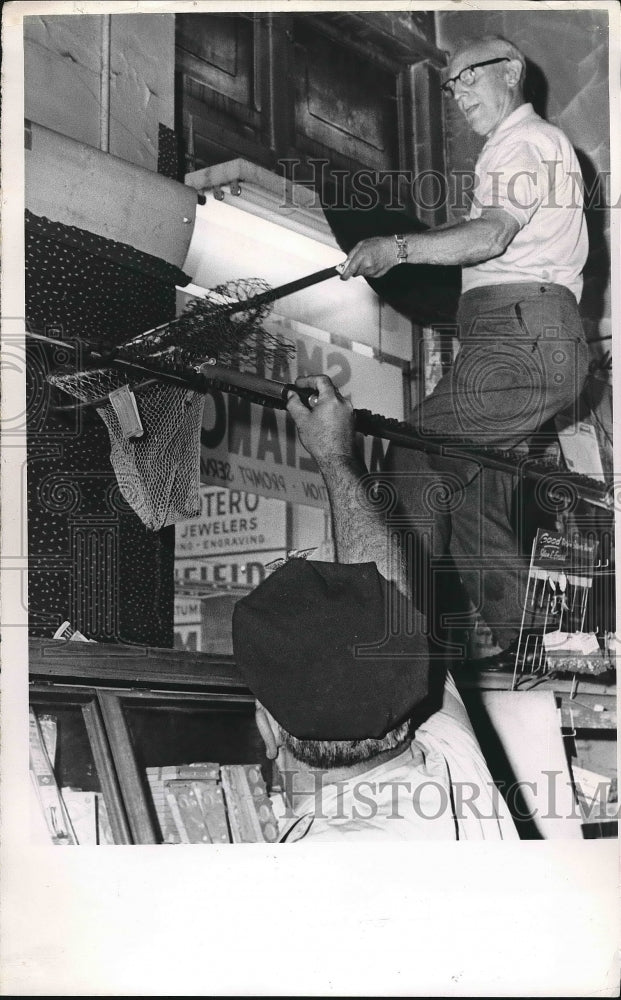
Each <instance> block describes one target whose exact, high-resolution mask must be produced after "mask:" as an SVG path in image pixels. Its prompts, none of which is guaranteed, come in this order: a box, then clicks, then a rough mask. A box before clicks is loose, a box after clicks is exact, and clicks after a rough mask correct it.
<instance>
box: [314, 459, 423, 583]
mask: <svg viewBox="0 0 621 1000" xmlns="http://www.w3.org/2000/svg"><path fill="white" fill-rule="evenodd" d="M319 468H320V470H321V474H322V476H323V479H324V482H325V484H326V488H327V490H328V495H329V497H330V509H331V513H332V526H333V532H334V543H335V546H336V559H337V562H340V563H363V562H374V563H375V564H376V566H377V568H378V570H379V572H380V573H381V574H382V576H383V577H385V578H386V579H387V580H392V581H393V582H394V583H395V585H396V586H397V587H398V588H399V590H400V591H401V592H402V593H404V594H407V595H408V596H410V592H409V586H408V574H407V572H406V567H405V560H404V558H403V553H402V552H401V549H400V547H399V545H398V541H397V539H396V538H395V537H393V535H392V533H391V532H390V530H389V528H388V525H387V523H386V518H385V515H384V514H383V513H382V512H380V511H378V510H377V509H376V505H374V504H373V502H372V500H370V499H369V496H368V489H369V486H370V481H369V480H367V479H366V478H365V477H366V476H367V470H366V468H365V465H364V463H363V462H362V460H361V459H360V458H358V457H351V458H350V457H348V456H344V455H337V456H333V457H331V458H324V459H322V461H321V463H320V466H319Z"/></svg>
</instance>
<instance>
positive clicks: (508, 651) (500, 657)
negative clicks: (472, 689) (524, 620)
mask: <svg viewBox="0 0 621 1000" xmlns="http://www.w3.org/2000/svg"><path fill="white" fill-rule="evenodd" d="M519 649H520V639H519V636H518V637H517V638H516V639H514V640H513V642H510V643H509V645H508V646H507V647H506V648H505V649H501V650H500V652H499V653H494V655H493V656H483V657H481V658H480V659H478V660H466V662H465V663H464V666H465V667H468V668H469V669H471V670H472V669H474V670H485V671H490V672H500V671H505V672H509V673H513V671H514V670H515V664H516V660H517V656H518V653H519ZM532 662H533V656H532V655H530V654H529V655H528V656H527V657H526V664H528V663H532Z"/></svg>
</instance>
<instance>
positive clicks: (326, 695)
mask: <svg viewBox="0 0 621 1000" xmlns="http://www.w3.org/2000/svg"><path fill="white" fill-rule="evenodd" d="M365 646H366V647H375V648H371V649H369V648H366V649H365V648H360V647H365ZM233 651H234V654H235V659H236V661H237V666H238V668H239V670H240V672H241V674H242V676H243V677H244V679H245V681H246V683H247V684H248V687H249V688H250V690H251V691H252V692H253V694H254V695H255V696H256V698H257V699H258V700H259V701H260V702H261V703H262V704H263V705H264V706H265V707H266V708H267V709H268V711H269V712H271V714H272V715H273V716H274V718H275V719H276V720H277V722H279V723H280V724H281V726H282V727H283V728H284V729H286V730H287V732H289V733H291V735H292V736H297V737H298V738H299V739H317V740H358V739H369V738H374V739H380V738H381V737H382V736H384V735H385V734H386V733H387V732H388V731H389V730H391V729H394V728H395V727H396V726H398V725H399V724H400V723H401V722H403V721H404V720H405V719H406V718H407V717H408V716H409V715H410V714H411V713H412V711H413V709H414V708H415V707H416V705H418V704H419V703H420V702H421V701H423V700H424V699H425V697H426V696H427V694H428V691H429V658H428V649H427V641H426V639H425V636H424V635H423V620H422V618H421V617H420V615H419V614H418V613H417V612H416V611H414V610H413V609H412V608H411V606H410V605H409V603H408V602H406V601H405V598H404V597H403V596H402V595H401V594H400V593H399V591H398V590H397V589H396V587H394V585H393V584H391V583H388V582H387V581H386V580H385V579H384V577H383V576H381V574H380V573H379V572H378V570H377V567H376V565H375V563H361V564H356V565H342V564H336V563H324V562H315V561H310V560H308V561H307V560H304V559H291V560H289V561H288V562H286V563H285V564H284V566H282V567H281V568H280V569H277V570H276V571H275V572H274V573H272V575H271V576H269V577H268V578H267V579H266V580H264V581H263V583H261V584H259V586H258V587H256V589H255V590H253V591H252V593H251V594H249V595H248V596H247V597H244V598H242V599H241V600H240V601H238V602H237V604H236V605H235V610H234V612H233Z"/></svg>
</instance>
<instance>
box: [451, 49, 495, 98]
mask: <svg viewBox="0 0 621 1000" xmlns="http://www.w3.org/2000/svg"><path fill="white" fill-rule="evenodd" d="M501 62H511V60H510V58H509V56H499V57H498V58H497V59H486V60H485V61H484V62H478V63H472V65H471V66H466V67H465V68H464V69H462V70H461V72H460V73H458V74H457V76H452V77H451V78H450V80H447V81H446V83H443V84H442V86H441V89H442V90H443V91H444V93H445V94H450V95H451V97H454V96H455V84H456V83H457V81H458V80H459V82H460V83H462V84H463V85H464V87H471V86H472V84H473V83H474V81H475V78H476V74H475V72H474V71H475V69H478V68H479V66H493V65H494V63H501Z"/></svg>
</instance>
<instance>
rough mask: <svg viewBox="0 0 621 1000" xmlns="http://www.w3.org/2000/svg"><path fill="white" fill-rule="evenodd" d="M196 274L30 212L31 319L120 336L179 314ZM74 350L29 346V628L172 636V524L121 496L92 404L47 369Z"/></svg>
mask: <svg viewBox="0 0 621 1000" xmlns="http://www.w3.org/2000/svg"><path fill="white" fill-rule="evenodd" d="M189 280H190V279H189V278H188V277H187V276H186V275H184V274H183V272H181V271H179V269H178V268H175V267H173V266H171V265H170V264H167V263H165V262H163V261H160V260H159V259H157V258H155V257H153V256H151V255H149V254H145V253H141V252H140V251H137V250H135V249H133V248H132V247H128V246H125V245H123V244H120V243H116V242H114V241H112V240H106V239H104V238H102V237H99V236H96V235H95V234H93V233H88V232H85V231H84V230H80V229H77V228H76V227H73V226H65V225H63V224H61V223H58V222H51V221H49V220H47V219H43V218H40V217H37V216H34V215H32V214H31V213H27V214H26V318H27V323H28V327H29V329H31V330H33V331H37V332H41V333H47V334H48V335H50V336H54V337H57V338H59V339H62V340H64V341H68V342H71V341H72V340H73V339H74V338H76V337H81V336H82V337H87V338H88V339H89V340H95V341H105V342H107V343H110V344H112V345H113V344H117V343H120V342H122V341H124V340H126V339H128V338H129V337H130V336H132V335H134V334H136V333H138V332H140V331H142V330H147V329H149V328H150V327H152V326H155V325H157V324H158V323H162V322H165V321H166V320H168V319H171V318H172V317H173V316H174V314H175V286H176V285H185V284H187V283H188V281H189ZM73 358H74V355H73V352H72V351H66V350H65V349H63V348H60V347H54V348H50V347H49V346H48V345H43V344H41V343H40V342H30V344H29V345H28V362H27V400H28V476H27V480H28V485H27V504H28V556H29V584H28V608H29V624H30V633H31V635H32V636H36V637H50V636H52V635H53V634H54V632H55V630H56V628H57V627H58V626H59V625H60V624H61V623H62V622H63V621H65V620H67V619H68V620H69V621H70V622H71V624H72V625H73V627H74V628H77V629H79V630H80V631H81V632H83V633H84V634H85V635H86V636H88V637H89V638H92V639H96V640H97V641H99V642H106V641H108V642H124V643H139V644H143V645H153V646H172V645H173V601H174V580H173V570H174V528H166V529H164V530H162V531H160V532H150V531H148V530H147V529H146V528H145V526H144V525H143V524H142V522H141V521H140V519H139V518H138V517H137V516H136V515H135V514H134V512H133V511H132V510H131V509H130V508H129V507H128V505H127V504H126V502H125V501H124V500H123V498H122V496H121V494H120V492H119V490H118V487H117V484H116V478H115V476H114V472H113V470H112V467H111V465H110V458H109V455H110V440H109V438H108V434H107V432H106V429H105V427H104V424H103V422H102V421H101V420H100V418H99V417H98V416H97V414H95V413H93V412H90V413H88V412H82V413H80V414H77V413H75V412H70V411H65V412H63V411H58V410H55V409H54V407H55V406H57V405H59V404H60V405H67V404H70V403H71V402H72V400H71V398H70V397H69V396H67V395H66V394H64V393H61V392H60V391H59V390H55V389H53V388H52V387H51V386H50V385H49V384H48V383H47V381H46V375H47V374H48V373H49V372H51V371H54V370H57V369H58V368H59V367H60V366H62V365H64V364H67V363H70V362H71V361H72V360H73Z"/></svg>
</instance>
